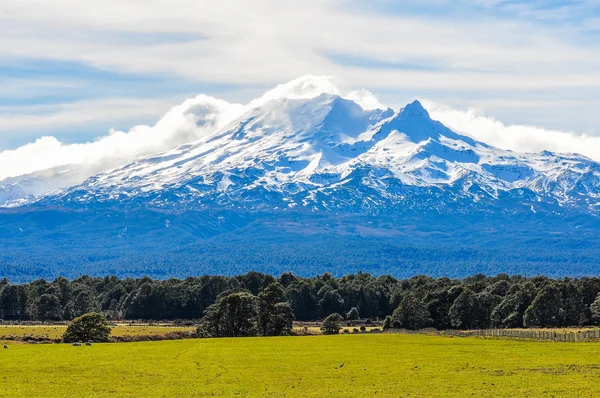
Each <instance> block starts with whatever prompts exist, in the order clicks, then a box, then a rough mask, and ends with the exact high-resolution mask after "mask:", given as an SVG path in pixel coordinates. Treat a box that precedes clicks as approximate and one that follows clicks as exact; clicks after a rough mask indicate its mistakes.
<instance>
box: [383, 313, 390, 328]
mask: <svg viewBox="0 0 600 398" xmlns="http://www.w3.org/2000/svg"><path fill="white" fill-rule="evenodd" d="M391 327H392V317H391V316H389V315H388V316H386V317H385V320H384V321H383V328H384V329H390V328H391Z"/></svg>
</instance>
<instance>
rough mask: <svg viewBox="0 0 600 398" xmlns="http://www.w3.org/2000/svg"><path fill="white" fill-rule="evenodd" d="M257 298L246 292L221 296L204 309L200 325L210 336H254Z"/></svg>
mask: <svg viewBox="0 0 600 398" xmlns="http://www.w3.org/2000/svg"><path fill="white" fill-rule="evenodd" d="M257 324H258V298H257V297H256V296H253V295H252V294H250V293H248V292H238V293H232V294H229V295H227V296H224V297H221V298H220V299H219V300H218V301H217V302H216V303H215V304H213V305H211V306H209V307H208V308H207V309H206V312H205V315H204V318H202V320H201V327H202V329H203V330H205V331H206V332H207V333H208V334H209V335H210V336H212V337H244V336H254V335H256V334H257V331H258V327H257Z"/></svg>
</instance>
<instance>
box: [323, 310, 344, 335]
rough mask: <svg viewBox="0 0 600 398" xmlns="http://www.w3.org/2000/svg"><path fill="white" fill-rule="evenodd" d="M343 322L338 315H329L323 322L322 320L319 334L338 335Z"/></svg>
mask: <svg viewBox="0 0 600 398" xmlns="http://www.w3.org/2000/svg"><path fill="white" fill-rule="evenodd" d="M343 320H344V318H343V317H342V316H341V315H340V314H338V313H333V314H331V315H329V316H328V317H327V318H325V320H323V324H322V325H321V332H323V334H338V333H339V332H340V329H341V328H342V321H343Z"/></svg>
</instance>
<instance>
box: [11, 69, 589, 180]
mask: <svg viewBox="0 0 600 398" xmlns="http://www.w3.org/2000/svg"><path fill="white" fill-rule="evenodd" d="M324 93H325V94H330V95H339V96H340V97H343V98H346V99H350V100H353V101H355V102H356V103H357V104H359V105H360V106H361V107H363V108H364V109H375V108H380V109H384V108H386V107H385V106H384V105H383V104H381V102H380V101H379V100H378V99H377V98H376V97H375V96H374V95H373V94H372V93H370V92H368V91H366V90H348V89H345V88H344V86H343V85H342V84H340V83H339V82H338V81H336V79H334V78H332V77H328V76H310V75H308V76H302V77H299V78H297V79H294V80H292V81H290V82H288V83H285V84H280V85H278V86H276V87H275V88H273V89H271V90H269V91H267V92H266V93H264V95H262V96H261V97H259V98H257V99H254V100H252V101H250V102H249V103H247V104H237V103H229V102H227V101H223V100H220V99H216V98H214V97H210V96H206V95H198V96H196V97H194V98H190V99H188V100H186V101H184V102H183V103H182V104H180V105H177V106H174V107H173V108H172V109H170V110H169V111H168V112H167V113H166V114H165V115H164V116H163V117H162V118H160V119H159V120H158V121H157V123H156V124H154V125H153V126H149V125H138V126H134V127H132V128H131V129H129V130H128V131H116V130H111V131H109V132H108V133H107V134H106V135H105V136H102V137H100V138H98V139H96V140H93V141H90V142H84V143H75V144H65V143H63V142H60V141H59V140H58V139H56V138H55V137H52V136H45V137H41V138H38V139H37V140H35V141H33V142H31V143H29V144H26V145H23V146H21V147H19V148H16V149H14V150H5V151H2V152H0V180H3V179H6V178H10V177H16V176H21V175H25V174H29V173H35V172H38V171H41V170H47V169H51V168H56V167H61V166H67V165H79V166H77V167H71V169H72V170H76V169H77V170H79V172H77V173H75V174H73V172H72V173H71V177H70V178H68V179H65V182H64V183H63V185H64V184H67V185H71V184H73V183H78V182H81V181H83V180H84V179H85V178H87V177H89V176H90V175H92V174H95V173H98V172H104V171H108V170H110V169H112V168H114V167H118V166H120V165H123V164H125V163H128V162H130V161H132V160H135V159H137V158H141V157H146V156H150V155H153V154H156V153H160V152H164V151H168V150H170V149H173V148H176V147H177V146H179V145H182V144H185V143H189V142H193V141H196V140H198V139H200V138H202V137H203V136H206V135H210V134H215V133H216V132H218V131H219V130H220V129H222V128H224V127H225V126H227V125H228V124H230V123H232V122H234V121H235V120H236V119H237V118H240V117H242V116H243V114H244V113H245V112H247V111H249V110H251V109H253V108H256V107H259V106H261V105H263V104H265V103H266V102H268V101H271V100H275V99H278V98H290V99H310V98H314V97H317V96H319V95H321V94H324ZM421 102H422V105H423V106H424V108H425V109H426V110H427V111H428V112H429V113H430V115H431V117H432V118H433V119H437V120H439V121H441V122H442V123H444V124H446V125H447V126H448V127H450V128H453V129H454V130H456V131H458V132H461V133H463V134H466V135H469V136H471V137H473V138H475V139H477V140H480V141H483V142H485V143H487V144H489V145H492V146H496V147H499V148H502V149H510V150H514V151H522V152H538V151H542V150H551V151H553V152H577V153H581V154H583V155H586V156H588V157H590V158H592V159H595V160H600V137H592V136H587V135H584V134H576V133H573V132H563V131H556V130H546V129H543V128H538V127H531V126H519V125H505V124H503V123H501V122H499V121H497V120H495V119H494V118H492V117H489V116H486V115H485V114H483V112H482V111H478V110H475V109H466V110H458V109H453V108H450V107H448V106H445V105H442V104H439V103H436V102H433V101H427V100H423V101H421ZM0 185H2V183H1V182H0ZM67 185H65V186H67ZM56 188H61V186H60V183H59V184H57V185H56Z"/></svg>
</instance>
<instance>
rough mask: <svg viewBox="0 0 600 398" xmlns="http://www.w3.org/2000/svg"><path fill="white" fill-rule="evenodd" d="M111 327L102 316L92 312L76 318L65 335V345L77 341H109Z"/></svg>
mask: <svg viewBox="0 0 600 398" xmlns="http://www.w3.org/2000/svg"><path fill="white" fill-rule="evenodd" d="M108 336H110V326H108V322H106V318H105V317H104V315H102V314H98V313H97V312H92V313H89V314H85V315H82V316H80V317H79V318H75V319H74V320H73V322H71V324H70V325H69V327H68V328H67V331H66V332H65V334H64V335H63V341H64V342H65V343H73V342H76V341H94V342H102V341H108Z"/></svg>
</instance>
